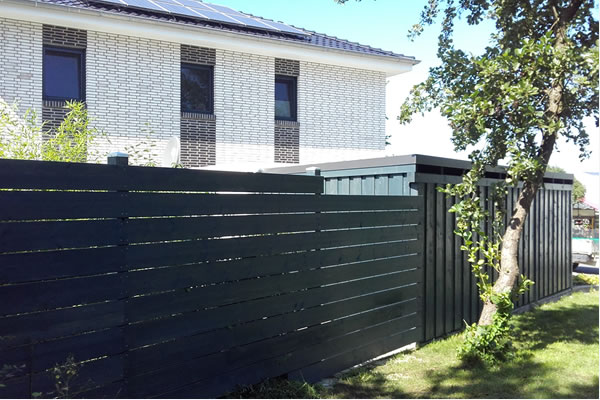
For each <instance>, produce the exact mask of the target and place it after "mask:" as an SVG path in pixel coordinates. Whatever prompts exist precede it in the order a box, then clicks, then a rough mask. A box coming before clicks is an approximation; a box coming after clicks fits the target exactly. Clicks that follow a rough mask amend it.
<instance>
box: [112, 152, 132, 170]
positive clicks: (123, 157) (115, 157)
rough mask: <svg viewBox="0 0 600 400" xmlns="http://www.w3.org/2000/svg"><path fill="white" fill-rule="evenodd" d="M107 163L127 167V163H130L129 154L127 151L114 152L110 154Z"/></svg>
mask: <svg viewBox="0 0 600 400" xmlns="http://www.w3.org/2000/svg"><path fill="white" fill-rule="evenodd" d="M107 164H108V165H118V166H120V167H126V166H127V165H129V155H128V154H127V153H121V152H118V151H115V152H112V153H110V154H109V155H108V162H107Z"/></svg>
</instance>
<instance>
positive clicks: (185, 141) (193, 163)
mask: <svg viewBox="0 0 600 400" xmlns="http://www.w3.org/2000/svg"><path fill="white" fill-rule="evenodd" d="M186 114H187V113H186ZM201 116H202V115H201V114H198V115H196V116H195V118H184V116H183V115H182V117H181V127H180V139H179V140H180V142H181V156H180V158H181V163H182V164H183V166H185V167H187V168H193V167H204V166H207V165H215V164H216V162H217V149H216V144H217V137H216V136H217V135H216V132H217V123H216V120H215V119H214V118H201Z"/></svg>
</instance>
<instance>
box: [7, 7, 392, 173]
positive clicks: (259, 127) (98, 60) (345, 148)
mask: <svg viewBox="0 0 600 400" xmlns="http://www.w3.org/2000/svg"><path fill="white" fill-rule="evenodd" d="M0 34H1V37H0V70H1V71H2V79H0V97H2V98H4V99H5V100H7V101H13V100H14V99H20V101H21V109H22V110H24V109H26V108H29V107H32V108H34V109H36V110H37V112H38V115H41V108H42V50H43V47H42V25H41V24H35V23H29V22H21V21H15V20H8V19H1V18H0ZM385 79H386V78H385V73H384V72H376V71H369V70H363V69H355V68H348V67H341V66H333V65H326V64H320V63H314V62H306V61H300V74H299V77H298V122H299V124H300V152H299V153H300V163H311V162H326V161H337V160H347V159H357V158H367V157H376V156H381V155H382V152H383V150H384V148H385ZM85 80H86V101H87V105H88V110H89V114H90V116H91V117H92V118H93V125H94V126H95V127H97V128H99V129H101V130H102V131H104V132H105V133H106V134H107V135H108V138H109V140H110V143H109V142H107V141H105V140H102V141H99V142H98V143H97V145H96V146H95V147H94V148H93V149H92V150H93V153H94V154H98V155H99V159H98V161H100V162H102V161H103V159H104V157H105V155H106V154H107V153H108V152H110V151H117V150H121V151H122V150H125V149H126V147H128V146H132V145H134V144H136V143H140V142H142V141H147V137H148V136H150V137H149V139H150V141H151V142H152V143H153V144H154V145H155V146H154V147H153V148H152V149H151V151H152V154H153V156H152V157H153V159H154V160H155V161H156V162H159V161H160V158H161V157H160V155H161V154H162V152H163V149H164V146H165V144H166V141H167V140H168V139H169V138H170V137H171V136H178V135H179V132H180V43H174V42H166V41H159V40H153V39H147V38H140V37H133V36H125V35H119V34H112V33H103V32H95V31H88V32H87V49H86V76H85ZM274 90H275V58H274V57H269V56H263V55H256V54H249V53H243V52H237V51H231V50H223V49H216V65H215V67H214V113H215V116H216V162H217V166H219V165H223V166H229V167H230V168H231V166H232V165H236V164H240V165H242V164H246V165H248V164H252V165H256V166H257V167H258V166H265V167H266V166H272V165H273V163H274V129H275V124H274ZM142 147H143V146H139V147H138V150H140V151H141V150H142ZM233 169H235V168H233Z"/></svg>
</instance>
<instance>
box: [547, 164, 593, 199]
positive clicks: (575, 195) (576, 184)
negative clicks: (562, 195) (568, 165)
mask: <svg viewBox="0 0 600 400" xmlns="http://www.w3.org/2000/svg"><path fill="white" fill-rule="evenodd" d="M546 171H547V172H560V173H563V174H565V173H567V171H565V170H564V168H561V167H557V166H552V165H550V166H548V168H547V169H546ZM585 192H586V188H585V185H584V184H583V183H581V182H580V181H579V180H578V179H577V178H575V177H574V178H573V191H572V192H571V200H572V201H573V203H576V202H578V201H581V200H582V199H583V198H584V197H585Z"/></svg>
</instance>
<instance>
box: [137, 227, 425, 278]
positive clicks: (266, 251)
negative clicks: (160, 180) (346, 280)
mask: <svg viewBox="0 0 600 400" xmlns="http://www.w3.org/2000/svg"><path fill="white" fill-rule="evenodd" d="M419 232H420V227H419V226H416V225H411V226H404V227H393V228H374V229H355V230H344V231H329V232H316V233H315V232H309V233H295V234H280V235H269V236H256V237H243V238H232V239H218V240H199V241H188V242H173V243H155V244H144V245H135V246H129V248H128V263H129V266H130V267H136V268H141V267H159V266H167V265H182V264H188V263H197V262H202V261H214V260H223V259H230V258H236V257H250V256H260V255H273V254H280V253H285V252H293V251H303V250H312V249H317V248H331V247H339V246H351V245H357V244H368V243H381V242H391V241H400V240H411V239H416V238H418V237H419Z"/></svg>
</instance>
